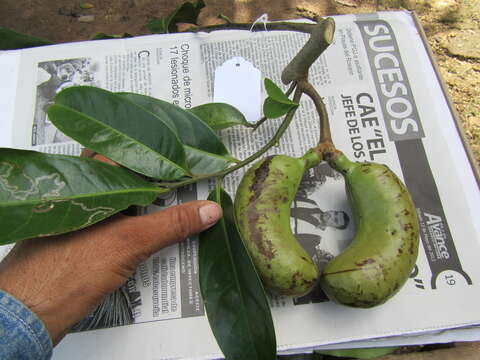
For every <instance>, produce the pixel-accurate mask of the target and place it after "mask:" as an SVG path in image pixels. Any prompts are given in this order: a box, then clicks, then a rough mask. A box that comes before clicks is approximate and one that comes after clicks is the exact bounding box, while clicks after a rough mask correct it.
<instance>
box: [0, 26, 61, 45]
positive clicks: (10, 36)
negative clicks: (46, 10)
mask: <svg viewBox="0 0 480 360" xmlns="http://www.w3.org/2000/svg"><path fill="white" fill-rule="evenodd" d="M52 44H53V42H51V41H49V40H45V39H41V38H37V37H33V36H30V35H26V34H21V33H18V32H16V31H13V30H11V29H7V28H5V27H1V26H0V50H14V49H25V48H30V47H35V46H44V45H52Z"/></svg>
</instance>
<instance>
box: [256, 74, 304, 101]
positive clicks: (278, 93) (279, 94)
mask: <svg viewBox="0 0 480 360" xmlns="http://www.w3.org/2000/svg"><path fill="white" fill-rule="evenodd" d="M264 84H265V90H266V91H267V94H268V97H270V98H272V99H273V100H275V101H276V102H279V103H282V104H286V105H294V106H298V104H297V103H296V102H293V101H292V100H290V99H289V98H288V96H287V95H285V94H284V93H283V91H282V89H280V88H279V87H278V86H277V85H276V84H275V83H274V82H273V81H272V80H270V79H268V78H265V80H264Z"/></svg>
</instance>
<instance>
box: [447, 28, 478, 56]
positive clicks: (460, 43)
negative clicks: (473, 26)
mask: <svg viewBox="0 0 480 360" xmlns="http://www.w3.org/2000/svg"><path fill="white" fill-rule="evenodd" d="M478 39H480V30H467V31H462V32H460V33H457V35H456V36H455V37H450V38H449V39H448V44H447V46H446V48H447V50H448V52H449V53H450V54H452V55H454V56H461V57H464V58H472V59H480V42H479V41H478Z"/></svg>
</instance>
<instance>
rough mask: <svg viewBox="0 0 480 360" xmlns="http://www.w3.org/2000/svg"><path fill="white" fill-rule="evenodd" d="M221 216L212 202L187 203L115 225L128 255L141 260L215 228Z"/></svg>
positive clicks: (220, 211)
mask: <svg viewBox="0 0 480 360" xmlns="http://www.w3.org/2000/svg"><path fill="white" fill-rule="evenodd" d="M221 217H222V209H221V207H220V206H219V205H218V204H217V203H215V202H212V201H206V200H198V201H190V202H187V203H184V204H181V205H176V206H172V207H169V208H168V209H165V210H161V211H157V212H155V213H152V214H148V215H143V216H133V217H124V218H123V219H122V220H120V221H119V223H118V224H117V225H118V226H116V229H117V231H120V236H119V238H120V239H122V240H121V242H123V244H119V245H120V246H126V248H127V249H129V250H130V251H129V252H130V254H131V255H133V256H134V257H135V258H137V259H139V260H140V261H139V262H141V261H143V260H145V259H146V258H148V257H149V256H150V255H151V254H153V253H155V252H157V251H158V250H160V249H162V248H164V247H167V246H169V245H171V244H174V243H176V242H179V241H182V240H184V239H186V238H187V237H189V236H192V235H194V234H197V233H199V232H201V231H203V230H206V229H208V228H209V227H211V226H212V225H214V224H215V223H216V222H217V221H218V220H219V219H220V218H221Z"/></svg>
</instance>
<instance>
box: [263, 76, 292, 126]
mask: <svg viewBox="0 0 480 360" xmlns="http://www.w3.org/2000/svg"><path fill="white" fill-rule="evenodd" d="M264 83H265V90H266V91H267V94H268V97H267V98H266V99H265V101H264V103H263V115H265V117H267V118H269V119H274V118H278V117H280V116H283V115H285V114H286V113H287V112H289V111H290V109H292V108H294V107H296V106H298V104H297V103H296V102H293V101H291V100H290V99H289V98H288V96H287V95H285V94H284V93H283V91H282V89H280V88H279V87H278V86H277V85H275V83H274V82H273V81H272V80H270V79H268V78H265V80H264Z"/></svg>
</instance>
